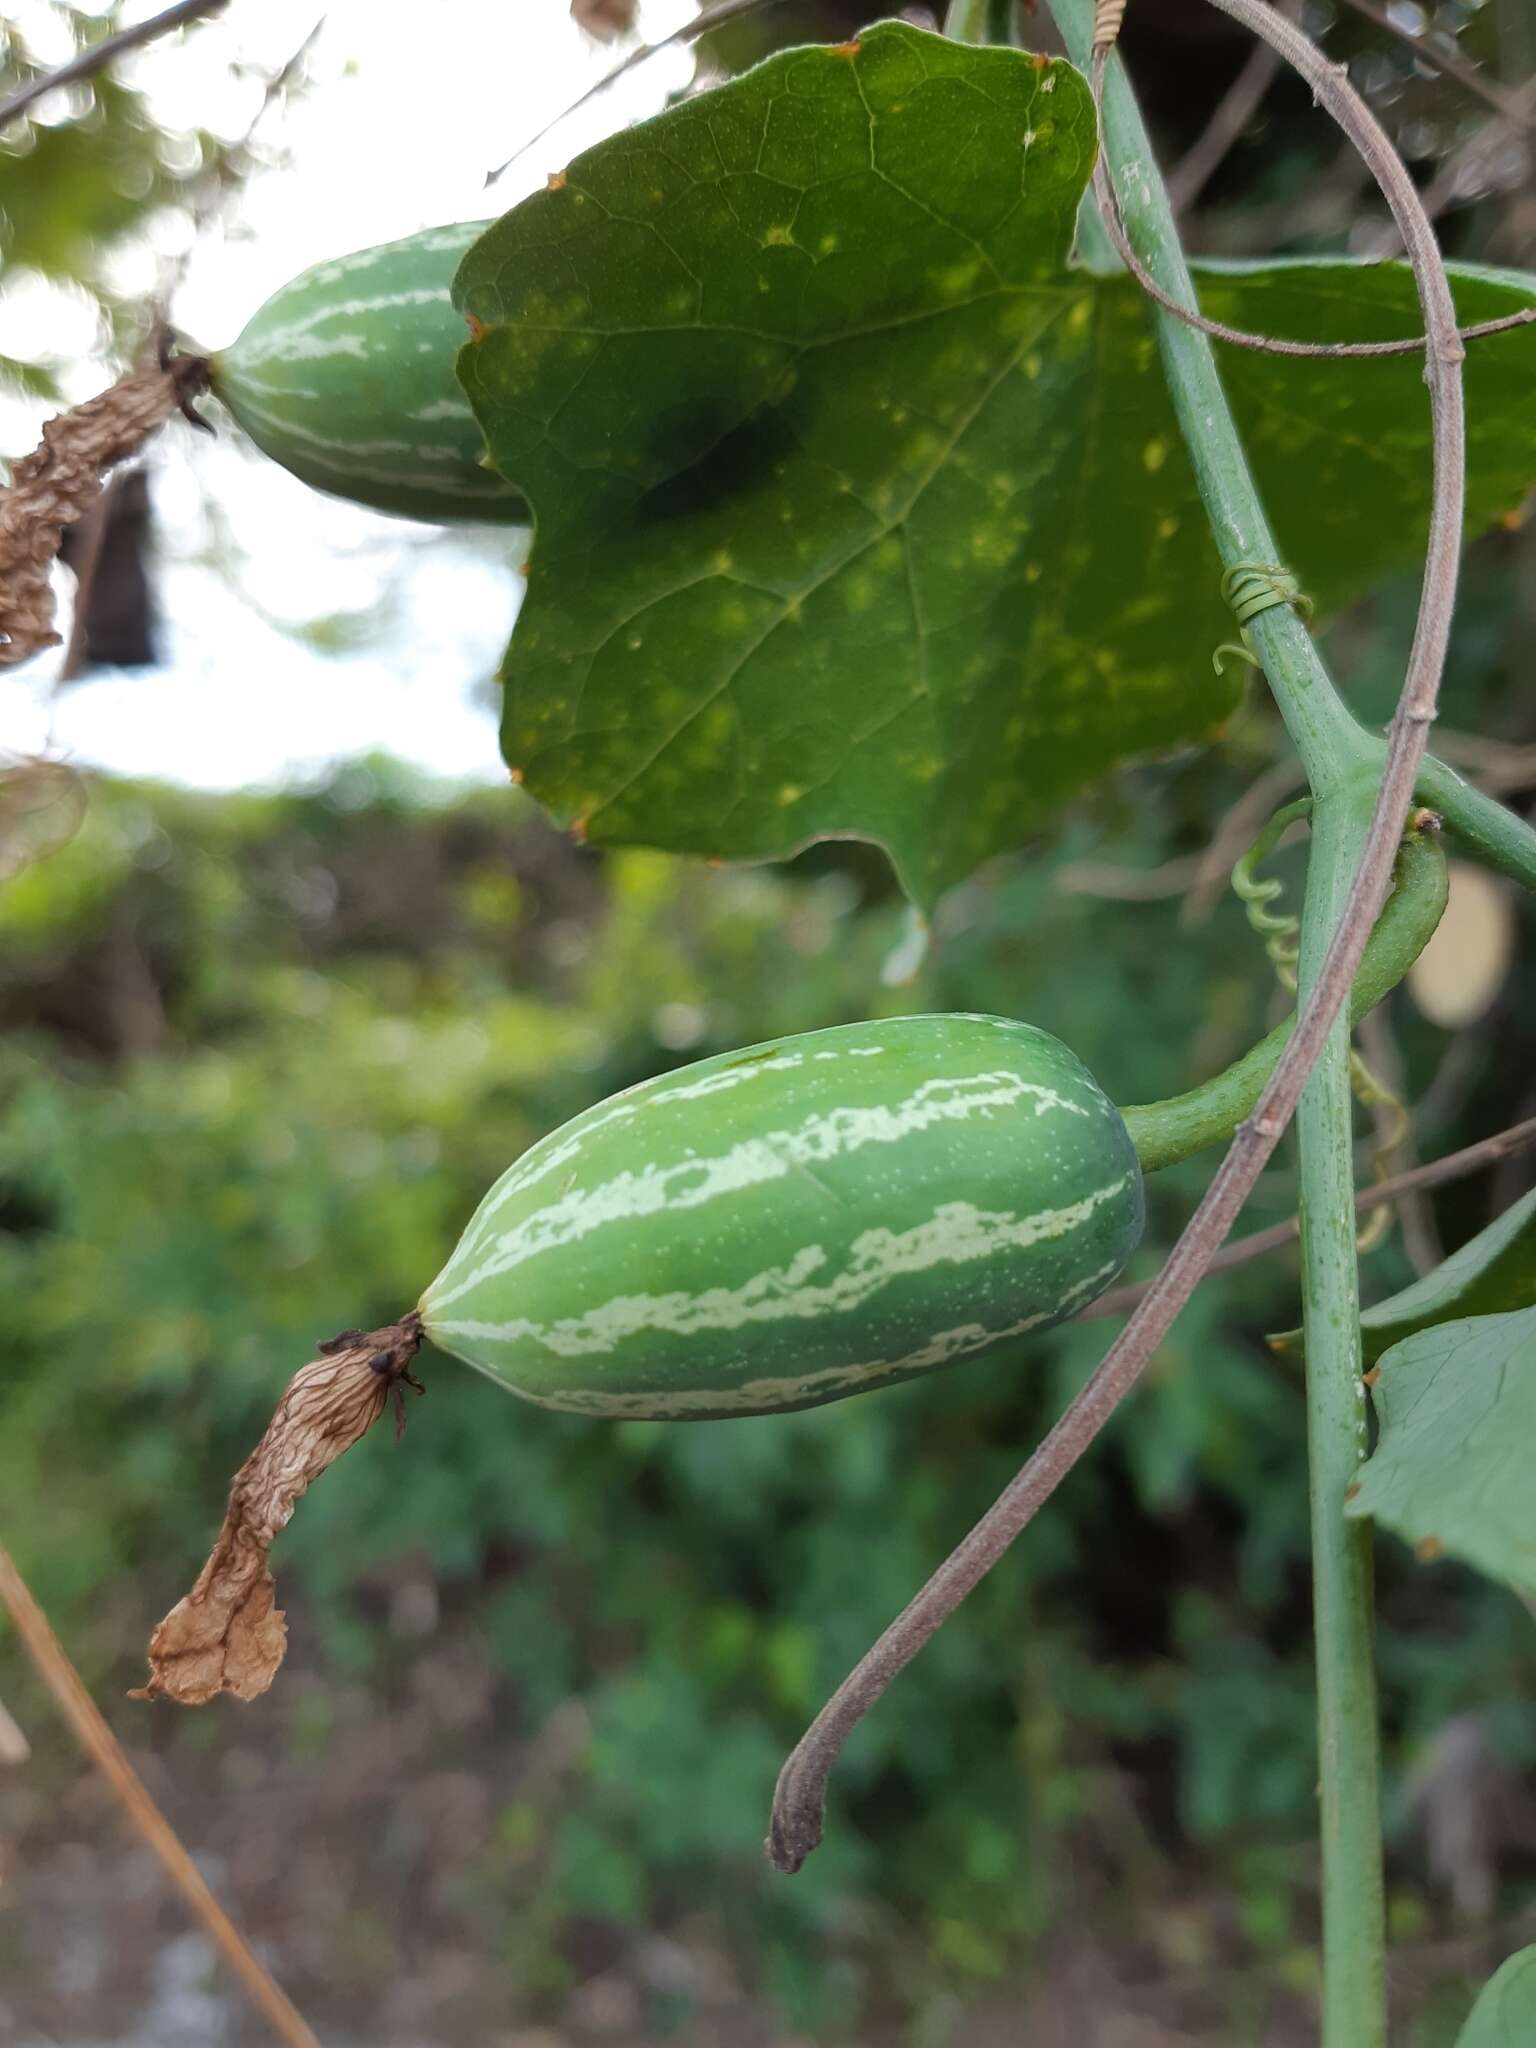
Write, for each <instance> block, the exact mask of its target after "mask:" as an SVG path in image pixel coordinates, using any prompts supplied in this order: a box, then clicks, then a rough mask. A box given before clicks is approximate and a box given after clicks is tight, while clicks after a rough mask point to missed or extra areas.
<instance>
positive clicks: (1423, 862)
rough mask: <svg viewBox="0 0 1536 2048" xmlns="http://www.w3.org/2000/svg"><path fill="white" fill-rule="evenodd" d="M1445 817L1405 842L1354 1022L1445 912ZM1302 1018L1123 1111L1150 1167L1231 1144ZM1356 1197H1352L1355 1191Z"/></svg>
mask: <svg viewBox="0 0 1536 2048" xmlns="http://www.w3.org/2000/svg"><path fill="white" fill-rule="evenodd" d="M1438 823H1439V821H1438V819H1435V820H1434V822H1433V823H1430V822H1429V821H1428V820H1426V821H1425V822H1424V823H1423V825H1421V826H1420V827H1419V828H1418V829H1415V830H1412V831H1410V832H1409V833H1408V834H1407V835H1406V837H1405V838H1404V840H1403V845H1402V850H1401V852H1400V853H1399V855H1398V859H1397V877H1396V887H1395V888H1394V889H1393V892H1392V894H1391V896H1390V897H1388V899H1387V905H1386V908H1385V909H1384V910H1383V911H1382V913H1381V916H1380V918H1379V919H1378V920H1377V924H1376V929H1375V931H1373V932H1372V934H1371V940H1370V944H1369V945H1368V946H1367V947H1366V949H1365V958H1364V959H1363V960H1362V961H1361V963H1360V971H1359V973H1358V974H1357V975H1356V977H1355V985H1354V987H1353V988H1352V989H1351V990H1350V996H1349V1021H1350V1024H1351V1026H1353V1025H1355V1024H1358V1023H1359V1021H1360V1019H1361V1018H1362V1017H1363V1016H1365V1014H1366V1012H1367V1011H1369V1010H1374V1009H1375V1007H1376V1005H1377V1004H1378V1003H1379V1002H1380V1001H1381V1000H1382V998H1383V996H1385V995H1387V994H1388V993H1389V992H1390V991H1391V990H1392V989H1394V988H1396V986H1397V984H1398V983H1399V982H1400V981H1401V980H1402V978H1403V976H1404V975H1405V974H1406V973H1407V972H1408V969H1409V968H1410V967H1411V966H1412V965H1413V963H1414V961H1415V960H1416V959H1417V958H1418V957H1419V954H1420V953H1421V952H1422V951H1423V950H1424V948H1425V946H1426V945H1427V944H1428V943H1429V939H1430V935H1431V933H1432V932H1433V931H1434V929H1435V927H1436V925H1437V924H1439V922H1440V918H1441V915H1442V913H1443V912H1444V910H1445V898H1446V873H1445V855H1444V853H1443V851H1442V850H1441V846H1440V841H1439V837H1438V829H1437V828H1438ZM1295 1029H1296V1019H1295V1016H1294V1014H1293V1015H1292V1016H1289V1017H1286V1018H1283V1019H1282V1020H1281V1022H1280V1023H1278V1024H1277V1025H1276V1026H1275V1028H1274V1030H1273V1031H1271V1032H1270V1033H1269V1034H1268V1036H1267V1037H1264V1038H1261V1039H1260V1040H1259V1042H1258V1044H1257V1045H1255V1046H1251V1047H1250V1048H1249V1050H1248V1051H1247V1052H1245V1053H1244V1054H1243V1056H1242V1058H1241V1059H1238V1060H1234V1061H1233V1063H1232V1065H1231V1066H1229V1067H1226V1068H1223V1070H1222V1072H1221V1073H1219V1074H1213V1075H1212V1076H1211V1078H1210V1080H1208V1081H1202V1082H1201V1083H1200V1085H1199V1087H1198V1088H1191V1089H1190V1090H1189V1091H1188V1093H1187V1094H1184V1095H1172V1096H1169V1097H1168V1098H1167V1099H1166V1100H1164V1101H1162V1102H1145V1103H1137V1104H1134V1105H1133V1106H1132V1107H1131V1108H1129V1109H1123V1110H1122V1111H1121V1112H1120V1114H1121V1115H1122V1116H1123V1117H1124V1118H1125V1121H1126V1127H1127V1128H1128V1129H1129V1131H1130V1134H1131V1142H1132V1144H1133V1145H1134V1146H1135V1147H1136V1156H1137V1158H1138V1159H1140V1161H1141V1166H1142V1171H1143V1172H1144V1173H1155V1172H1156V1171H1157V1170H1158V1168H1159V1167H1163V1166H1172V1165H1174V1164H1176V1163H1177V1161H1179V1160H1181V1159H1188V1158H1189V1157H1190V1156H1191V1155H1192V1154H1193V1153H1196V1152H1203V1151H1204V1150H1205V1148H1206V1147H1207V1146H1208V1145H1220V1144H1224V1143H1225V1142H1226V1141H1227V1140H1228V1139H1229V1138H1230V1137H1231V1136H1232V1134H1233V1132H1234V1131H1236V1129H1237V1127H1238V1126H1239V1124H1241V1123H1242V1121H1243V1119H1244V1117H1246V1116H1249V1115H1251V1114H1252V1111H1253V1107H1254V1104H1255V1103H1256V1102H1257V1101H1258V1099H1259V1097H1260V1095H1261V1094H1262V1093H1263V1090H1264V1083H1265V1082H1266V1081H1267V1080H1268V1079H1269V1077H1270V1075H1271V1074H1272V1073H1273V1072H1274V1070H1275V1063H1276V1061H1277V1060H1278V1059H1279V1057H1280V1055H1281V1053H1282V1052H1284V1050H1285V1048H1286V1046H1287V1045H1288V1044H1289V1042H1290V1038H1291V1034H1292V1033H1293V1032H1294V1030H1295ZM1351 1199H1353V1197H1351Z"/></svg>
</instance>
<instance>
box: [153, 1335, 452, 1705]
mask: <svg viewBox="0 0 1536 2048" xmlns="http://www.w3.org/2000/svg"><path fill="white" fill-rule="evenodd" d="M420 1343H421V1322H420V1319H419V1317H417V1316H416V1315H415V1314H414V1313H413V1314H411V1315H408V1316H406V1317H404V1318H403V1319H402V1320H401V1321H400V1322H398V1323H391V1324H388V1325H387V1326H386V1327H385V1328H384V1329H382V1330H344V1331H343V1332H342V1334H341V1335H340V1336H339V1337H333V1338H332V1339H331V1340H330V1342H329V1343H328V1344H322V1345H321V1347H320V1356H319V1357H318V1358H314V1359H311V1361H310V1362H309V1364H308V1365H306V1366H304V1367H303V1368H302V1369H301V1370H300V1371H299V1372H297V1373H295V1375H294V1377H293V1380H292V1381H291V1383H290V1385H289V1387H288V1391H287V1392H286V1393H285V1394H284V1396H283V1398H282V1400H281V1401H279V1402H278V1404H277V1412H276V1413H275V1414H274V1415H273V1417H272V1420H271V1422H270V1424H269V1425H268V1427H267V1432H266V1434H265V1436H263V1438H262V1439H261V1442H260V1443H259V1444H258V1445H257V1446H256V1448H255V1450H254V1451H252V1453H251V1455H250V1456H249V1457H248V1458H247V1459H246V1461H245V1463H244V1464H243V1465H242V1466H241V1467H240V1470H239V1471H238V1472H237V1473H236V1474H235V1477H234V1481H233V1483H232V1484H231V1486H230V1489H229V1505H228V1507H227V1508H226V1509H225V1512H224V1526H223V1528H222V1529H220V1531H219V1535H218V1540H217V1542H216V1543H215V1544H214V1546H213V1549H212V1551H211V1553H210V1554H209V1558H208V1562H207V1563H206V1564H205V1565H204V1566H203V1568H202V1570H201V1571H200V1572H199V1573H198V1576H197V1583H196V1584H195V1585H194V1586H193V1588H192V1590H191V1592H190V1593H188V1594H187V1595H186V1596H185V1598H184V1599H181V1600H178V1601H177V1603H176V1605H175V1606H174V1607H173V1608H172V1609H171V1611H170V1613H169V1614H168V1615H166V1617H165V1619H164V1620H163V1621H162V1622H161V1623H160V1624H159V1626H158V1627H157V1628H156V1629H155V1631H154V1633H153V1635H152V1636H151V1637H150V1639H149V1669H150V1678H149V1683H148V1685H145V1686H141V1687H139V1688H138V1689H137V1690H136V1691H134V1692H133V1693H132V1694H131V1695H130V1697H131V1698H133V1699H139V1700H148V1699H155V1698H158V1697H159V1696H160V1695H161V1694H164V1695H165V1697H166V1698H167V1699H173V1700H179V1701H180V1702H181V1704H182V1705H183V1706H188V1707H201V1706H206V1704H207V1703H208V1701H209V1700H212V1699H217V1698H218V1696H219V1694H220V1693H226V1692H230V1693H233V1694H234V1695H235V1697H236V1698H237V1699H242V1700H250V1699H255V1697H256V1696H257V1694H258V1693H263V1692H265V1691H266V1689H267V1687H268V1686H269V1685H270V1684H271V1683H272V1680H273V1678H274V1677H275V1676H276V1675H277V1667H278V1665H279V1664H281V1663H282V1661H283V1651H284V1649H285V1648H286V1647H287V1640H288V1629H287V1624H286V1623H285V1621H284V1619H283V1611H282V1609H281V1608H280V1607H278V1606H277V1605H276V1592H277V1589H276V1587H275V1586H274V1584H273V1581H272V1574H271V1571H270V1570H269V1569H268V1566H267V1553H268V1551H269V1550H270V1549H271V1547H272V1544H273V1542H274V1541H275V1539H276V1537H277V1535H278V1533H279V1531H280V1530H282V1529H284V1528H285V1527H286V1526H287V1523H288V1519H289V1517H290V1516H291V1515H292V1513H293V1510H294V1508H295V1506H296V1505H297V1504H298V1502H299V1500H300V1499H301V1498H302V1497H303V1495H304V1493H305V1491H306V1490H307V1489H308V1487H309V1486H310V1485H311V1484H312V1483H313V1481H315V1480H316V1479H318V1478H319V1476H320V1474H321V1473H322V1472H324V1471H325V1470H326V1468H327V1467H328V1466H330V1465H334V1464H335V1462H336V1460H337V1459H338V1458H339V1457H341V1456H342V1455H343V1453H344V1452H346V1451H349V1450H351V1448H352V1446H353V1445H354V1444H355V1443H356V1442H357V1441H358V1439H359V1438H360V1437H362V1436H366V1435H367V1433H368V1431H369V1430H370V1429H371V1428H372V1427H373V1425H374V1423H376V1422H377V1421H378V1419H379V1417H380V1416H381V1415H382V1414H383V1412H384V1409H385V1408H386V1406H387V1405H388V1403H389V1400H390V1396H391V1395H392V1394H393V1395H394V1396H395V1399H396V1413H397V1418H398V1420H399V1422H400V1424H401V1426H403V1423H404V1406H403V1402H402V1400H401V1397H400V1387H401V1385H402V1383H404V1384H405V1385H408V1386H412V1387H416V1389H417V1391H418V1392H420V1386H419V1383H418V1382H417V1381H416V1380H415V1379H414V1378H413V1377H412V1376H411V1371H410V1364H411V1360H412V1359H413V1358H414V1357H415V1355H416V1351H417V1348H418V1346H419V1345H420Z"/></svg>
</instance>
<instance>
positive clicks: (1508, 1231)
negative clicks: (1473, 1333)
mask: <svg viewBox="0 0 1536 2048" xmlns="http://www.w3.org/2000/svg"><path fill="white" fill-rule="evenodd" d="M1531 1307H1536V1188H1533V1189H1532V1190H1531V1192H1530V1193H1529V1194H1528V1195H1522V1196H1521V1198H1520V1200H1519V1201H1518V1202H1515V1203H1513V1204H1512V1205H1511V1206H1510V1207H1509V1208H1508V1209H1506V1210H1505V1211H1504V1214H1503V1215H1502V1216H1498V1217H1495V1219H1494V1220H1493V1222H1492V1223H1490V1224H1489V1225H1488V1228H1487V1229H1486V1230H1480V1231H1479V1232H1478V1233H1477V1236H1476V1237H1473V1238H1469V1239H1468V1240H1467V1242H1466V1243H1465V1244H1464V1245H1463V1246H1462V1247H1461V1249H1460V1250H1459V1251H1455V1252H1452V1254H1451V1256H1450V1257H1449V1258H1448V1259H1445V1260H1443V1261H1442V1263H1441V1264H1440V1265H1438V1266H1436V1267H1435V1269H1434V1271H1433V1272H1432V1273H1426V1274H1425V1275H1424V1276H1423V1278H1422V1279H1420V1280H1415V1281H1414V1282H1413V1283H1412V1285H1411V1286H1408V1287H1405V1288H1403V1289H1402V1290H1401V1292H1400V1293H1397V1294H1393V1295H1390V1296H1389V1297H1388V1298H1387V1300H1385V1301H1378V1302H1377V1303H1376V1304H1375V1305H1374V1307H1371V1308H1368V1309H1367V1310H1366V1311H1365V1313H1364V1314H1363V1315H1362V1316H1361V1318H1360V1334H1361V1339H1362V1346H1363V1349H1364V1353H1365V1362H1366V1364H1367V1365H1374V1364H1375V1363H1376V1361H1377V1359H1378V1358H1380V1357H1381V1355H1382V1353H1383V1352H1385V1351H1390V1350H1391V1348H1392V1346H1393V1345H1394V1344H1400V1343H1401V1342H1402V1340H1403V1339H1404V1338H1405V1337H1411V1336H1412V1335H1413V1334H1414V1332H1415V1331H1417V1330H1428V1329H1432V1328H1433V1327H1434V1325H1435V1324H1436V1323H1449V1322H1455V1321H1459V1320H1461V1319H1462V1318H1464V1317H1466V1316H1492V1315H1501V1314H1503V1313H1504V1312H1505V1311H1506V1310H1509V1309H1517V1308H1531ZM1269 1342H1270V1346H1271V1348H1272V1349H1273V1350H1275V1351H1298V1352H1299V1351H1300V1349H1301V1332H1300V1330H1287V1331H1286V1332H1285V1333H1284V1335H1282V1336H1278V1337H1271V1338H1270V1340H1269Z"/></svg>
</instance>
